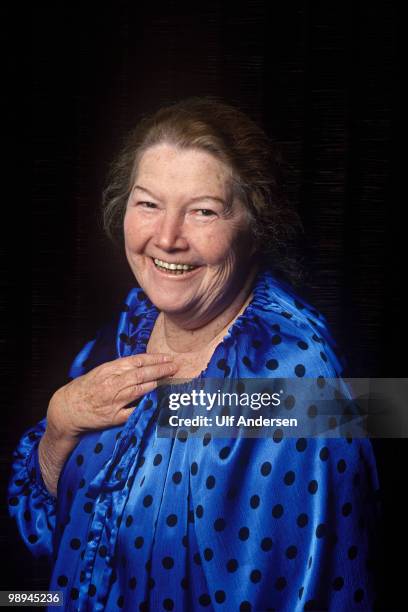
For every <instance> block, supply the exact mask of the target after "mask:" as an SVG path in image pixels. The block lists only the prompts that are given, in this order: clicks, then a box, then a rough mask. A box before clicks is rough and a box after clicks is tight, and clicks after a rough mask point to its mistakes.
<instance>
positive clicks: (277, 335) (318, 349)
mask: <svg viewBox="0 0 408 612" xmlns="http://www.w3.org/2000/svg"><path fill="white" fill-rule="evenodd" d="M248 315H249V316H248V322H250V325H248V328H247V329H248V335H249V337H250V340H251V342H250V346H251V347H252V348H254V349H255V351H257V353H258V358H259V356H261V355H262V356H263V365H264V367H265V371H266V373H268V372H269V373H270V374H271V375H273V376H275V375H276V376H285V377H293V376H294V377H299V378H302V377H318V376H324V377H330V378H336V377H338V376H340V375H342V374H343V370H344V367H345V360H344V357H342V355H341V354H340V352H339V349H338V346H337V345H336V342H335V340H334V339H333V337H332V334H331V331H330V329H329V326H328V323H327V320H326V318H325V317H324V315H323V314H322V313H320V312H319V311H318V310H317V309H316V308H314V307H313V306H312V305H310V304H309V303H308V302H307V301H306V300H304V299H302V298H301V297H300V296H299V295H298V294H297V293H295V291H294V290H293V289H292V288H291V287H290V286H289V285H287V284H286V283H284V282H282V281H280V280H278V279H277V278H275V277H274V276H273V275H272V273H271V272H269V271H263V272H262V273H261V274H260V275H259V276H258V279H257V282H256V285H255V288H254V299H253V302H252V304H251V308H250V309H249V312H248Z"/></svg>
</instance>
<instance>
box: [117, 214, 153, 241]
mask: <svg viewBox="0 0 408 612" xmlns="http://www.w3.org/2000/svg"><path fill="white" fill-rule="evenodd" d="M147 233H148V232H147V228H146V224H145V223H143V222H142V221H141V220H140V219H139V218H137V215H136V214H134V213H133V212H132V211H130V212H127V213H126V214H125V218H124V220H123V235H124V239H125V244H126V245H127V246H128V247H137V246H138V245H141V244H143V242H144V241H145V239H146V236H147Z"/></svg>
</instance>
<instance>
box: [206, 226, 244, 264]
mask: <svg viewBox="0 0 408 612" xmlns="http://www.w3.org/2000/svg"><path fill="white" fill-rule="evenodd" d="M195 245H196V246H197V250H199V251H200V253H202V254H203V255H204V256H205V259H206V261H207V263H209V264H210V265H211V264H212V265H217V264H222V263H226V262H231V263H232V262H233V261H234V260H235V259H237V258H242V257H246V256H247V255H248V254H249V250H248V249H249V248H250V247H249V238H248V232H247V231H245V230H244V229H243V228H242V226H241V227H239V226H238V227H235V226H230V225H228V226H224V227H222V228H216V229H215V228H214V229H211V228H208V231H206V232H202V233H201V235H199V236H198V237H197V238H196V241H195Z"/></svg>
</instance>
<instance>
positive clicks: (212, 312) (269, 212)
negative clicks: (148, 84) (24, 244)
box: [9, 98, 378, 612]
mask: <svg viewBox="0 0 408 612" xmlns="http://www.w3.org/2000/svg"><path fill="white" fill-rule="evenodd" d="M104 220H105V226H106V228H107V229H108V232H109V233H110V235H111V236H115V235H119V236H120V238H121V239H123V242H124V248H125V251H126V256H127V260H128V262H129V265H130V267H131V270H132V272H133V274H134V276H135V279H136V282H137V285H135V287H134V288H133V289H132V290H131V291H130V293H129V295H128V296H127V298H126V300H125V304H124V307H123V309H122V311H121V313H120V314H118V315H117V316H116V317H114V319H113V321H112V323H111V324H109V325H107V326H106V327H104V328H103V329H101V330H100V331H99V332H98V334H97V336H96V338H95V339H94V340H92V341H90V342H88V343H87V344H86V345H85V346H84V348H83V349H82V350H81V352H80V353H79V355H78V356H77V357H76V359H75V360H74V363H73V365H72V367H71V371H70V376H71V378H72V380H71V381H70V382H69V383H68V384H67V385H65V386H63V387H62V388H60V389H58V390H57V391H56V392H55V393H54V395H53V396H52V398H51V401H50V404H49V406H48V411H47V416H46V418H44V419H43V420H42V421H40V422H39V423H38V424H37V425H36V426H34V427H32V428H31V429H30V430H29V431H27V432H26V433H25V435H24V436H23V437H22V439H21V441H20V444H19V446H18V448H17V449H16V451H15V455H14V457H15V461H14V465H13V475H12V478H11V480H10V484H9V504H10V512H11V514H12V515H13V516H14V517H15V519H16V521H17V524H18V527H19V530H20V532H21V535H22V538H23V539H24V541H25V543H26V544H27V546H28V547H29V548H30V549H31V551H32V553H33V554H34V555H36V556H39V555H44V554H45V555H48V556H49V557H50V558H51V559H52V562H53V571H52V578H51V582H50V589H51V590H59V591H62V592H63V595H64V609H67V610H81V611H82V610H109V611H111V610H116V609H125V610H129V611H135V610H177V611H178V610H200V609H202V608H207V609H223V610H228V611H230V610H239V611H246V610H254V611H255V610H266V609H271V610H287V611H290V612H292V611H294V610H312V609H313V610H315V609H318V610H325V609H330V610H351V609H361V610H367V609H370V607H371V605H372V597H373V595H372V585H371V582H372V580H371V578H370V572H369V571H368V569H367V556H368V554H369V552H370V533H371V531H370V529H371V528H372V524H373V521H374V518H375V512H374V510H375V508H374V502H373V501H372V499H373V496H372V493H373V491H374V490H375V489H376V488H377V486H378V483H377V474H376V467H375V460H374V457H373V453H372V448H371V445H370V442H369V441H368V440H367V439H355V438H352V437H350V436H347V437H329V438H327V437H326V438H322V437H317V436H315V437H309V438H306V437H299V438H293V437H285V436H284V435H282V431H278V430H276V431H275V432H274V434H273V436H270V435H268V436H263V437H257V438H247V437H243V436H236V437H230V438H226V437H224V438H220V437H216V436H212V435H211V433H208V432H207V433H206V434H205V435H203V436H201V437H199V436H197V435H195V436H189V435H187V436H185V435H179V436H176V437H175V438H174V437H161V436H159V435H158V434H157V421H158V408H157V406H158V399H157V398H158V389H157V386H158V383H160V381H162V380H165V379H172V378H174V377H176V378H177V379H180V378H185V379H188V380H193V381H194V380H197V381H198V380H204V379H206V378H209V377H214V378H217V377H218V378H219V377H221V378H232V377H233V378H236V379H240V378H258V377H260V378H273V377H286V378H289V379H290V378H293V379H301V378H303V377H311V378H314V379H318V380H319V381H320V383H323V384H324V381H325V379H327V378H335V377H339V376H341V375H342V368H343V366H342V362H341V361H340V358H339V357H338V355H337V352H336V351H335V347H334V344H333V341H332V339H331V337H330V334H329V332H328V330H327V326H326V323H325V319H324V318H323V316H322V315H321V314H319V313H318V312H317V311H316V310H314V309H311V307H310V306H309V305H308V304H307V303H306V302H305V301H304V300H302V299H301V298H300V297H298V296H297V295H296V294H295V293H294V291H293V290H292V289H291V287H290V285H289V284H288V283H286V282H284V281H283V280H282V279H281V278H282V275H283V273H284V272H287V273H289V275H290V274H291V273H293V272H295V270H291V269H290V265H291V261H292V260H291V259H290V257H288V255H287V249H286V246H287V244H288V240H289V238H290V235H291V232H292V230H293V228H295V227H296V225H297V217H296V215H295V214H294V213H292V212H290V210H289V208H287V207H286V206H285V205H284V200H283V199H282V197H281V195H280V192H279V188H278V184H277V180H276V161H274V157H273V153H272V149H271V147H270V145H269V142H268V140H267V138H266V136H265V134H264V133H263V132H262V130H261V129H260V128H259V127H257V126H256V125H255V124H254V123H253V122H252V121H251V120H250V119H249V118H248V117H246V116H245V115H244V114H243V113H242V112H240V111H238V110H237V109H235V108H233V107H230V106H228V105H226V104H222V103H220V102H217V101H214V100H209V99H199V98H198V99H197V98H192V99H188V100H185V101H182V102H179V103H177V104H174V105H171V106H169V107H166V108H163V109H161V110H159V111H158V112H156V113H155V114H154V115H152V116H150V117H146V118H144V119H143V120H142V121H141V122H140V123H139V125H138V126H137V128H136V130H135V131H134V132H133V133H132V134H131V135H130V137H129V139H128V141H127V143H126V145H125V147H124V149H123V151H122V153H121V155H120V156H119V158H118V160H117V162H116V163H115V165H114V166H113V170H112V176H111V181H110V184H109V187H108V189H107V190H106V192H105V198H104ZM285 249H286V250H285ZM299 402H300V400H299ZM289 408H290V406H288V409H289ZM301 410H303V411H304V418H305V419H309V420H313V418H315V417H316V410H317V409H316V406H314V405H308V404H307V403H304V405H301Z"/></svg>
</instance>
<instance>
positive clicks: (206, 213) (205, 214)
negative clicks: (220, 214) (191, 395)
mask: <svg viewBox="0 0 408 612" xmlns="http://www.w3.org/2000/svg"><path fill="white" fill-rule="evenodd" d="M196 212H197V213H200V214H199V215H198V216H199V217H212V216H214V215H216V214H217V213H215V212H214V211H213V210H210V209H209V208H198V209H197V210H196Z"/></svg>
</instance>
